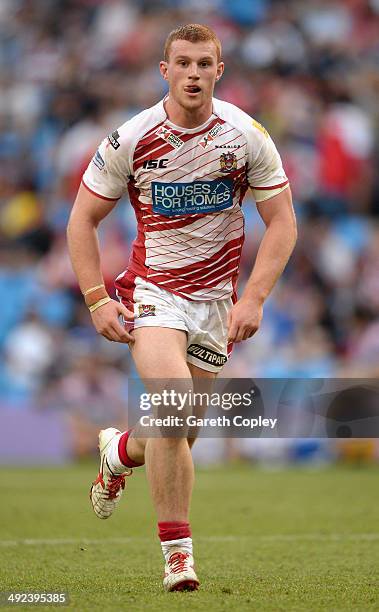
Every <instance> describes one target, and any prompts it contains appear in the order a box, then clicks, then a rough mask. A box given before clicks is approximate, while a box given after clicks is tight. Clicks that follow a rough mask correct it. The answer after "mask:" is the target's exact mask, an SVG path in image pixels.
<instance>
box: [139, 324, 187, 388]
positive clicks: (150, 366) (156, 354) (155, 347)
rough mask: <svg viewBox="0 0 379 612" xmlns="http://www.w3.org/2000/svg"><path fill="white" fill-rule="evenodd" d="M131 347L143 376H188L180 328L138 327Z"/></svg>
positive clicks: (183, 337)
mask: <svg viewBox="0 0 379 612" xmlns="http://www.w3.org/2000/svg"><path fill="white" fill-rule="evenodd" d="M133 336H134V339H135V340H134V342H133V344H130V345H129V346H130V351H131V353H132V357H133V360H134V363H135V366H136V368H137V372H138V374H139V376H140V377H141V378H142V379H149V378H150V379H153V378H164V379H167V378H190V377H191V373H190V370H189V367H188V364H187V362H186V350H187V336H186V333H185V332H184V331H182V330H179V329H171V328H168V327H138V328H136V329H134V330H133Z"/></svg>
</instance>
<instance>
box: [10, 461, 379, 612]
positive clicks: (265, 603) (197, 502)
mask: <svg viewBox="0 0 379 612" xmlns="http://www.w3.org/2000/svg"><path fill="white" fill-rule="evenodd" d="M96 472H97V465H95V464H90V465H88V464H87V465H78V466H70V467H65V468H26V469H25V468H24V469H21V468H13V467H10V468H2V469H1V470H0V490H1V504H0V533H1V541H0V559H1V562H0V578H1V587H0V590H1V591H6V590H16V591H20V590H21V591H25V590H29V591H33V592H38V591H42V592H46V591H62V590H65V591H68V592H69V595H70V600H71V603H70V607H71V609H75V610H78V611H80V612H81V611H82V610H117V611H118V610H130V611H131V612H136V611H139V610H162V611H166V610H173V611H176V610H185V609H188V610H191V611H192V610H206V611H207V612H213V611H214V610H216V611H218V610H225V611H226V610H231V609H234V610H237V611H238V612H239V611H241V610H257V611H263V612H266V611H271V610H272V611H275V612H277V611H280V610H283V611H284V610H285V611H292V610H303V611H307V612H313V611H318V610H333V611H335V610H341V611H344V612H345V611H347V610H354V611H358V610H361V611H362V612H363V611H366V610H379V586H378V585H379V581H378V578H379V530H378V527H379V519H378V507H379V486H378V475H379V469H378V468H377V467H365V468H363V467H362V468H354V467H327V468H323V469H320V470H312V469H305V468H290V469H288V468H286V469H283V470H280V471H264V470H259V469H257V468H252V467H250V466H247V465H233V466H229V467H223V468H212V469H207V470H201V469H200V470H199V469H198V470H197V479H196V486H195V491H194V498H193V505H192V516H191V518H192V520H191V522H192V529H193V536H194V543H195V556H196V563H197V571H198V575H199V578H200V580H201V589H200V590H199V591H198V592H195V593H165V592H163V590H162V586H161V575H162V570H163V564H162V558H161V552H160V546H159V543H158V538H157V536H156V522H155V518H154V513H153V510H152V506H151V502H150V499H149V495H148V490H147V484H146V479H145V475H144V472H143V469H142V470H135V472H134V475H133V476H132V477H131V478H130V479H129V481H128V482H127V490H126V493H125V495H124V498H123V499H122V501H121V503H120V507H119V508H118V509H117V512H116V513H115V515H114V516H113V517H111V518H110V519H109V520H107V521H101V520H99V519H97V518H96V517H95V515H94V514H93V513H92V509H91V507H90V502H89V498H88V489H89V485H90V482H91V480H92V479H93V478H94V477H95V476H96ZM15 608H16V606H13V607H12V606H10V607H7V608H2V609H7V610H8V609H15ZM41 608H42V606H38V609H41ZM43 609H47V608H46V607H43ZM49 609H50V610H51V609H54V610H55V609H59V608H58V607H57V606H54V607H53V606H49ZM61 609H65V608H61Z"/></svg>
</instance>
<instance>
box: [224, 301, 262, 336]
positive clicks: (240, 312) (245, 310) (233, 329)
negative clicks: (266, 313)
mask: <svg viewBox="0 0 379 612" xmlns="http://www.w3.org/2000/svg"><path fill="white" fill-rule="evenodd" d="M262 316H263V302H262V301H261V300H258V299H254V298H243V297H242V298H241V299H240V300H238V302H236V303H235V304H234V305H233V307H232V308H231V310H230V311H229V313H228V342H241V341H242V340H247V339H248V338H251V336H253V335H254V334H255V332H256V331H257V330H258V329H259V326H260V324H261V321H262Z"/></svg>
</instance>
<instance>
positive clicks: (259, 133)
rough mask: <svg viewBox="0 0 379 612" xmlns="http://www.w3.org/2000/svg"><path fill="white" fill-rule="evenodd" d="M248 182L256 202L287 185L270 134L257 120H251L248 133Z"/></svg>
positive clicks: (271, 195)
mask: <svg viewBox="0 0 379 612" xmlns="http://www.w3.org/2000/svg"><path fill="white" fill-rule="evenodd" d="M248 141H249V143H248V144H249V153H250V159H249V167H248V182H249V185H250V187H251V190H252V192H253V195H254V198H255V201H256V202H263V201H264V200H268V199H269V198H271V197H273V196H274V195H276V194H277V193H280V192H281V191H283V190H284V189H286V188H287V187H288V185H289V183H288V178H287V176H286V173H285V172H284V169H283V165H282V160H281V159H280V155H279V153H278V151H277V149H276V147H275V145H274V143H273V141H272V139H271V138H270V135H269V134H268V132H267V131H266V130H265V128H264V127H263V126H261V125H260V124H259V123H258V122H257V121H255V120H253V121H252V130H251V131H250V132H249V135H248Z"/></svg>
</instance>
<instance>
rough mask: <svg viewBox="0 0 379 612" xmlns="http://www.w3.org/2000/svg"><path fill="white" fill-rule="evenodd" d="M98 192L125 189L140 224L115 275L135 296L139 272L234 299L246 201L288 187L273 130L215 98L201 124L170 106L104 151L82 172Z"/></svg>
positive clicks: (182, 291) (186, 293)
mask: <svg viewBox="0 0 379 612" xmlns="http://www.w3.org/2000/svg"><path fill="white" fill-rule="evenodd" d="M83 183H84V185H85V186H86V187H87V189H89V190H90V191H91V192H93V193H94V194H96V195H97V196H99V197H101V198H103V199H105V200H118V199H119V198H121V197H122V196H123V195H124V193H125V192H126V191H128V193H129V198H130V202H131V204H132V206H133V208H134V211H135V215H136V219H137V238H136V240H135V241H134V243H133V249H132V254H131V257H130V260H129V264H128V267H127V269H126V270H125V271H124V272H123V273H122V274H120V276H119V277H118V278H117V282H116V287H117V290H118V293H119V295H120V296H123V297H125V298H130V295H131V290H132V287H133V281H134V278H135V277H136V276H139V277H141V278H143V279H145V280H147V281H149V282H152V283H155V284H156V285H159V286H160V287H162V288H163V289H166V290H167V291H170V292H172V293H175V294H178V295H180V296H182V297H185V298H187V299H190V300H202V301H204V300H217V299H223V298H226V297H229V296H231V295H232V294H233V292H234V289H235V284H236V280H237V276H238V267H239V261H240V256H241V249H242V244H243V240H244V218H243V213H242V211H241V204H242V200H243V197H244V195H245V193H246V191H247V189H248V187H251V188H252V190H253V193H254V195H255V198H256V200H258V201H259V199H260V198H259V193H260V192H261V193H264V194H265V198H267V195H266V194H267V190H270V189H277V188H279V187H283V186H285V185H287V184H288V180H287V177H286V175H285V173H284V170H283V167H282V163H281V160H280V157H279V154H278V152H277V150H276V148H275V145H274V143H273V142H272V140H271V138H270V136H269V135H268V134H267V132H266V130H265V129H264V128H263V127H262V126H261V125H260V124H259V123H257V122H256V121H254V120H253V119H252V118H251V117H249V116H248V115H247V114H246V113H244V112H243V111H241V110H240V109H239V108H237V107H236V106H234V105H233V104H229V103H227V102H223V101H221V100H217V99H214V100H213V114H212V116H211V117H210V118H209V119H208V120H207V121H206V122H205V123H204V124H203V125H200V126H198V127H196V128H193V129H184V128H181V127H178V126H176V125H174V124H173V123H171V122H170V121H169V120H168V118H167V115H166V112H165V108H164V103H163V100H162V101H160V102H159V103H158V104H156V105H155V106H153V107H152V108H149V109H147V110H145V111H143V112H142V113H140V114H138V115H136V116H135V117H133V118H132V119H130V120H129V121H127V122H126V123H124V124H123V125H122V126H121V127H120V128H119V129H118V130H116V131H114V132H113V133H112V134H111V135H110V136H108V138H106V139H105V140H104V141H103V142H102V143H101V145H100V147H99V149H98V151H97V152H96V154H95V156H94V157H93V159H92V161H91V163H90V164H89V166H88V168H87V170H86V172H85V173H84V176H83Z"/></svg>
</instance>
